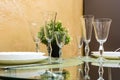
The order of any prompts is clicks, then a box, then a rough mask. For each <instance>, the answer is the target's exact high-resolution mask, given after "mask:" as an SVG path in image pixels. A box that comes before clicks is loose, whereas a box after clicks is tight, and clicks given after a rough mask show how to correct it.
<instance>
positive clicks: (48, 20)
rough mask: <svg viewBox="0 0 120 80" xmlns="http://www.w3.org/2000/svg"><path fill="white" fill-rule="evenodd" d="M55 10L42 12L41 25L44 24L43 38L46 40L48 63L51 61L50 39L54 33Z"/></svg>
mask: <svg viewBox="0 0 120 80" xmlns="http://www.w3.org/2000/svg"><path fill="white" fill-rule="evenodd" d="M55 19H56V12H45V13H43V21H44V22H43V26H44V34H45V38H46V40H47V42H48V45H47V47H48V55H49V63H51V53H52V47H51V41H52V40H53V37H54V36H53V35H54V26H55Z"/></svg>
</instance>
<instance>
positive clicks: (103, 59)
mask: <svg viewBox="0 0 120 80" xmlns="http://www.w3.org/2000/svg"><path fill="white" fill-rule="evenodd" d="M97 61H98V62H105V61H107V60H106V59H105V58H104V57H102V56H101V57H99V58H97Z"/></svg>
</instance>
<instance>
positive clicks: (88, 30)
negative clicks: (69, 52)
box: [80, 15, 94, 59]
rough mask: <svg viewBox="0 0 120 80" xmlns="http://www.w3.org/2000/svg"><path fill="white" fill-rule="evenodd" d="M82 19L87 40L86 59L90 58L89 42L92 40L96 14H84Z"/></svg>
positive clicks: (85, 40) (85, 39)
mask: <svg viewBox="0 0 120 80" xmlns="http://www.w3.org/2000/svg"><path fill="white" fill-rule="evenodd" d="M80 19H81V24H82V31H83V32H82V33H83V40H84V42H85V59H88V58H89V51H90V48H89V43H90V41H91V35H92V27H93V20H94V16H93V15H83V16H82V17H81V18H80Z"/></svg>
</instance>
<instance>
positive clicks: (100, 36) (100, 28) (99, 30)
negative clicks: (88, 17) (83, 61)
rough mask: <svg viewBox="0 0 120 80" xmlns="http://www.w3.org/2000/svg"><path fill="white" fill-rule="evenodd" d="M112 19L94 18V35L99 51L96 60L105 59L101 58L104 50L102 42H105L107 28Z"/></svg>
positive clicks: (107, 32)
mask: <svg viewBox="0 0 120 80" xmlns="http://www.w3.org/2000/svg"><path fill="white" fill-rule="evenodd" d="M111 22H112V19H110V18H98V19H95V20H94V31H95V37H96V40H97V42H99V44H100V46H99V52H100V57H99V58H98V60H100V61H104V60H105V59H104V58H103V52H104V47H103V44H104V43H105V42H106V40H107V38H108V34H109V29H110V25H111Z"/></svg>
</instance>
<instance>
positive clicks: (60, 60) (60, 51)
mask: <svg viewBox="0 0 120 80" xmlns="http://www.w3.org/2000/svg"><path fill="white" fill-rule="evenodd" d="M61 55H62V48H59V62H60V63H61V62H62V58H61Z"/></svg>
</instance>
